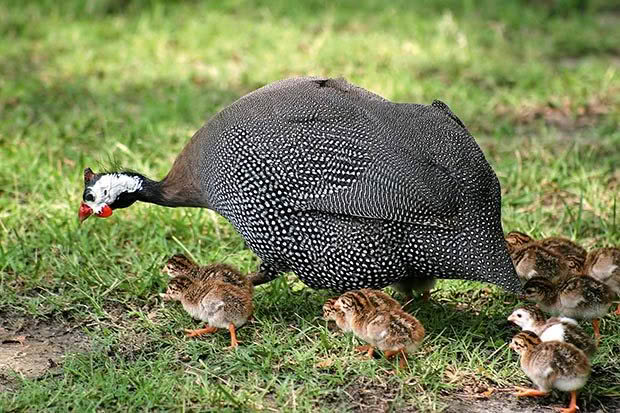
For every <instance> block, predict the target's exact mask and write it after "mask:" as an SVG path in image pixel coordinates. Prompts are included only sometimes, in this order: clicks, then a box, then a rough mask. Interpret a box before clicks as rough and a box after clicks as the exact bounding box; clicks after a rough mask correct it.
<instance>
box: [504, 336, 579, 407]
mask: <svg viewBox="0 0 620 413" xmlns="http://www.w3.org/2000/svg"><path fill="white" fill-rule="evenodd" d="M510 348H511V349H513V350H514V351H516V352H517V353H519V355H520V356H521V357H520V358H521V361H520V363H521V369H523V372H524V373H525V375H526V376H527V377H529V378H530V380H532V381H533V382H534V384H535V385H536V387H537V388H538V389H529V388H524V387H517V390H519V392H518V393H516V394H515V395H516V396H517V397H526V396H527V397H539V396H546V395H548V394H549V392H551V390H552V389H557V390H560V391H563V392H570V394H571V398H570V404H569V406H568V408H566V409H560V411H561V412H562V413H575V412H576V411H577V409H578V407H577V390H579V389H581V388H582V387H583V386H584V385H585V384H586V382H587V381H588V377H589V376H590V361H589V360H588V357H587V356H586V355H585V354H584V352H583V351H581V350H579V349H578V348H577V347H575V346H573V345H572V344H568V343H563V342H561V341H548V342H541V340H540V338H539V337H538V336H537V335H536V334H534V333H533V332H531V331H522V332H520V333H519V334H517V335H516V336H514V337H513V339H512V342H511V343H510Z"/></svg>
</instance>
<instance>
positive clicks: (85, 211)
mask: <svg viewBox="0 0 620 413" xmlns="http://www.w3.org/2000/svg"><path fill="white" fill-rule="evenodd" d="M92 214H93V209H92V208H91V207H89V206H88V205H86V204H85V203H84V202H82V203H81V204H80V211H79V212H78V219H79V220H80V224H81V223H82V222H83V221H84V220H85V219H86V218H88V217H89V216H91V215H92Z"/></svg>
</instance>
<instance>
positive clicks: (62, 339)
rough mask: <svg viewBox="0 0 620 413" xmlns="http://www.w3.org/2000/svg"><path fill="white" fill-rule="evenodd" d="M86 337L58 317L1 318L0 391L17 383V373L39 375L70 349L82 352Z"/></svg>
mask: <svg viewBox="0 0 620 413" xmlns="http://www.w3.org/2000/svg"><path fill="white" fill-rule="evenodd" d="M88 348H89V342H88V338H87V337H86V335H85V334H84V333H82V332H81V331H80V330H79V328H78V326H73V325H69V324H63V323H61V322H57V321H41V320H31V319H25V318H4V317H3V318H2V324H1V325H0V392H2V391H6V390H10V389H13V388H15V387H16V377H15V376H14V374H11V373H16V374H18V375H20V376H23V377H26V378H31V379H32V378H38V377H41V376H43V375H44V374H45V373H47V372H49V371H52V370H54V369H56V368H58V366H59V365H60V364H61V363H62V361H63V359H64V358H65V356H66V355H67V354H69V353H76V352H84V351H87V350H88Z"/></svg>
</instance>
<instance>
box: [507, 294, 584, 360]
mask: <svg viewBox="0 0 620 413" xmlns="http://www.w3.org/2000/svg"><path fill="white" fill-rule="evenodd" d="M508 321H512V322H513V323H515V324H516V325H518V326H519V327H521V329H522V330H527V331H531V332H533V333H535V334H536V335H537V336H538V337H540V340H541V341H563V342H565V343H569V344H572V345H574V346H575V347H577V348H578V349H579V350H581V351H583V352H584V353H585V354H586V355H587V356H588V357H592V356H593V355H594V353H595V352H596V345H594V342H593V341H592V339H591V338H590V336H589V335H588V334H586V332H585V331H583V329H582V328H581V327H579V324H578V323H577V321H575V320H573V319H572V318H568V317H559V318H557V317H553V318H549V319H545V315H544V313H543V312H542V311H541V309H540V308H538V307H536V306H533V305H527V306H524V307H519V308H517V309H515V310H514V311H513V312H512V314H510V316H509V317H508Z"/></svg>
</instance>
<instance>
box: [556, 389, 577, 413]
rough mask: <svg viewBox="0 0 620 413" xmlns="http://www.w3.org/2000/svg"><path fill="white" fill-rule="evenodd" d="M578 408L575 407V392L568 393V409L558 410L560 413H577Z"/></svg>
mask: <svg viewBox="0 0 620 413" xmlns="http://www.w3.org/2000/svg"><path fill="white" fill-rule="evenodd" d="M577 409H578V407H577V392H576V391H572V392H570V404H569V405H568V407H567V408H566V409H564V408H560V409H558V410H559V411H560V413H575V412H576V411H577Z"/></svg>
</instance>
